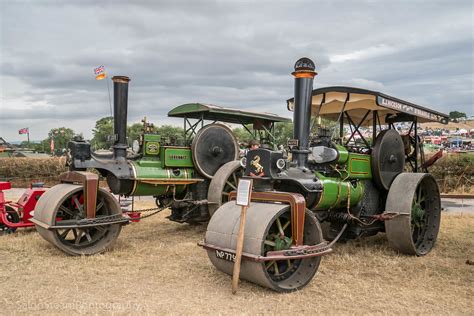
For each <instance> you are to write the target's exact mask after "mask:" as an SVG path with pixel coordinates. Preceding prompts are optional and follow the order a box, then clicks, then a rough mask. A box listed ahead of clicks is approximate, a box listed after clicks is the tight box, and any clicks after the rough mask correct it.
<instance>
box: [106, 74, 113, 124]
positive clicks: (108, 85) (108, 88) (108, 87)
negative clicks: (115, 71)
mask: <svg viewBox="0 0 474 316" xmlns="http://www.w3.org/2000/svg"><path fill="white" fill-rule="evenodd" d="M105 81H107V91H109V107H110V116H112V117H113V116H114V115H113V113H112V101H111V100H110V84H109V80H107V77H105Z"/></svg>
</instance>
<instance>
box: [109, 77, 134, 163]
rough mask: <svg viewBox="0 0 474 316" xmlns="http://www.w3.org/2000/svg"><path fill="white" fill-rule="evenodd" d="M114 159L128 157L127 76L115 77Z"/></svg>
mask: <svg viewBox="0 0 474 316" xmlns="http://www.w3.org/2000/svg"><path fill="white" fill-rule="evenodd" d="M112 81H113V82H114V133H115V135H114V136H115V140H114V145H113V146H112V147H113V149H114V157H115V158H119V159H120V158H123V159H125V157H126V156H127V147H128V146H127V108H128V82H129V81H130V78H128V77H126V76H114V77H113V78H112Z"/></svg>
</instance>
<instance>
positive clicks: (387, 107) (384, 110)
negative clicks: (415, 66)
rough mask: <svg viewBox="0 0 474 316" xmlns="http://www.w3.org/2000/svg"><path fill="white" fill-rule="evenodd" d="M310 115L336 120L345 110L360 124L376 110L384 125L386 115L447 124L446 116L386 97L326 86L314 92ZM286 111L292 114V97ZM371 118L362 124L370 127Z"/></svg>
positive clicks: (355, 89)
mask: <svg viewBox="0 0 474 316" xmlns="http://www.w3.org/2000/svg"><path fill="white" fill-rule="evenodd" d="M312 94H313V97H312V102H311V103H312V109H311V111H312V115H318V114H319V115H320V116H321V117H323V118H327V119H331V120H337V119H338V118H339V115H340V113H341V110H342V109H343V108H344V111H346V112H348V114H349V116H350V117H351V118H352V119H353V120H354V121H355V122H359V121H360V120H362V119H363V118H364V116H365V115H366V113H367V111H369V110H371V111H377V113H378V116H379V119H380V123H381V124H387V122H386V118H387V117H388V116H392V117H393V116H396V115H398V116H400V114H401V113H403V114H405V116H407V115H408V116H409V117H417V120H418V122H422V123H423V122H439V123H442V124H447V123H448V119H449V117H448V115H446V114H443V113H440V112H437V111H434V110H431V109H428V108H425V107H422V106H420V105H416V104H413V103H411V102H407V101H404V100H401V99H398V98H394V97H391V96H389V95H386V94H383V93H380V92H376V91H371V90H365V89H359V88H352V87H339V86H338V87H327V88H320V89H315V90H313V93H312ZM287 106H288V110H290V111H293V107H294V98H291V99H289V100H287ZM372 120H373V116H372V115H368V116H367V117H366V119H365V121H364V124H362V125H371V124H372Z"/></svg>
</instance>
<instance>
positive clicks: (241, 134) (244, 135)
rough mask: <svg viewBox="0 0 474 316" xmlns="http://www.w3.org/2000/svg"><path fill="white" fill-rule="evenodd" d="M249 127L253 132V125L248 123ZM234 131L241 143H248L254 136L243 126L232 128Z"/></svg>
mask: <svg viewBox="0 0 474 316" xmlns="http://www.w3.org/2000/svg"><path fill="white" fill-rule="evenodd" d="M247 128H248V129H249V130H250V131H251V132H253V128H252V125H247ZM232 133H233V134H234V136H235V137H236V138H237V141H238V142H239V143H248V142H249V141H250V140H251V139H252V138H253V137H252V135H250V133H249V132H248V131H247V130H246V129H245V128H243V127H236V128H234V129H232Z"/></svg>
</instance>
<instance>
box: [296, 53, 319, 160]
mask: <svg viewBox="0 0 474 316" xmlns="http://www.w3.org/2000/svg"><path fill="white" fill-rule="evenodd" d="M314 69H315V66H314V63H313V61H312V60H311V59H309V58H306V57H303V58H300V59H298V61H297V62H296V63H295V71H294V72H293V73H291V74H292V75H293V76H294V77H295V103H294V112H293V138H295V139H297V140H298V146H297V149H293V150H292V153H293V161H296V163H297V165H298V167H306V166H307V163H308V154H309V132H310V128H311V125H310V123H311V98H312V91H313V78H314V76H315V75H317V73H316V72H315V71H314Z"/></svg>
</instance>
